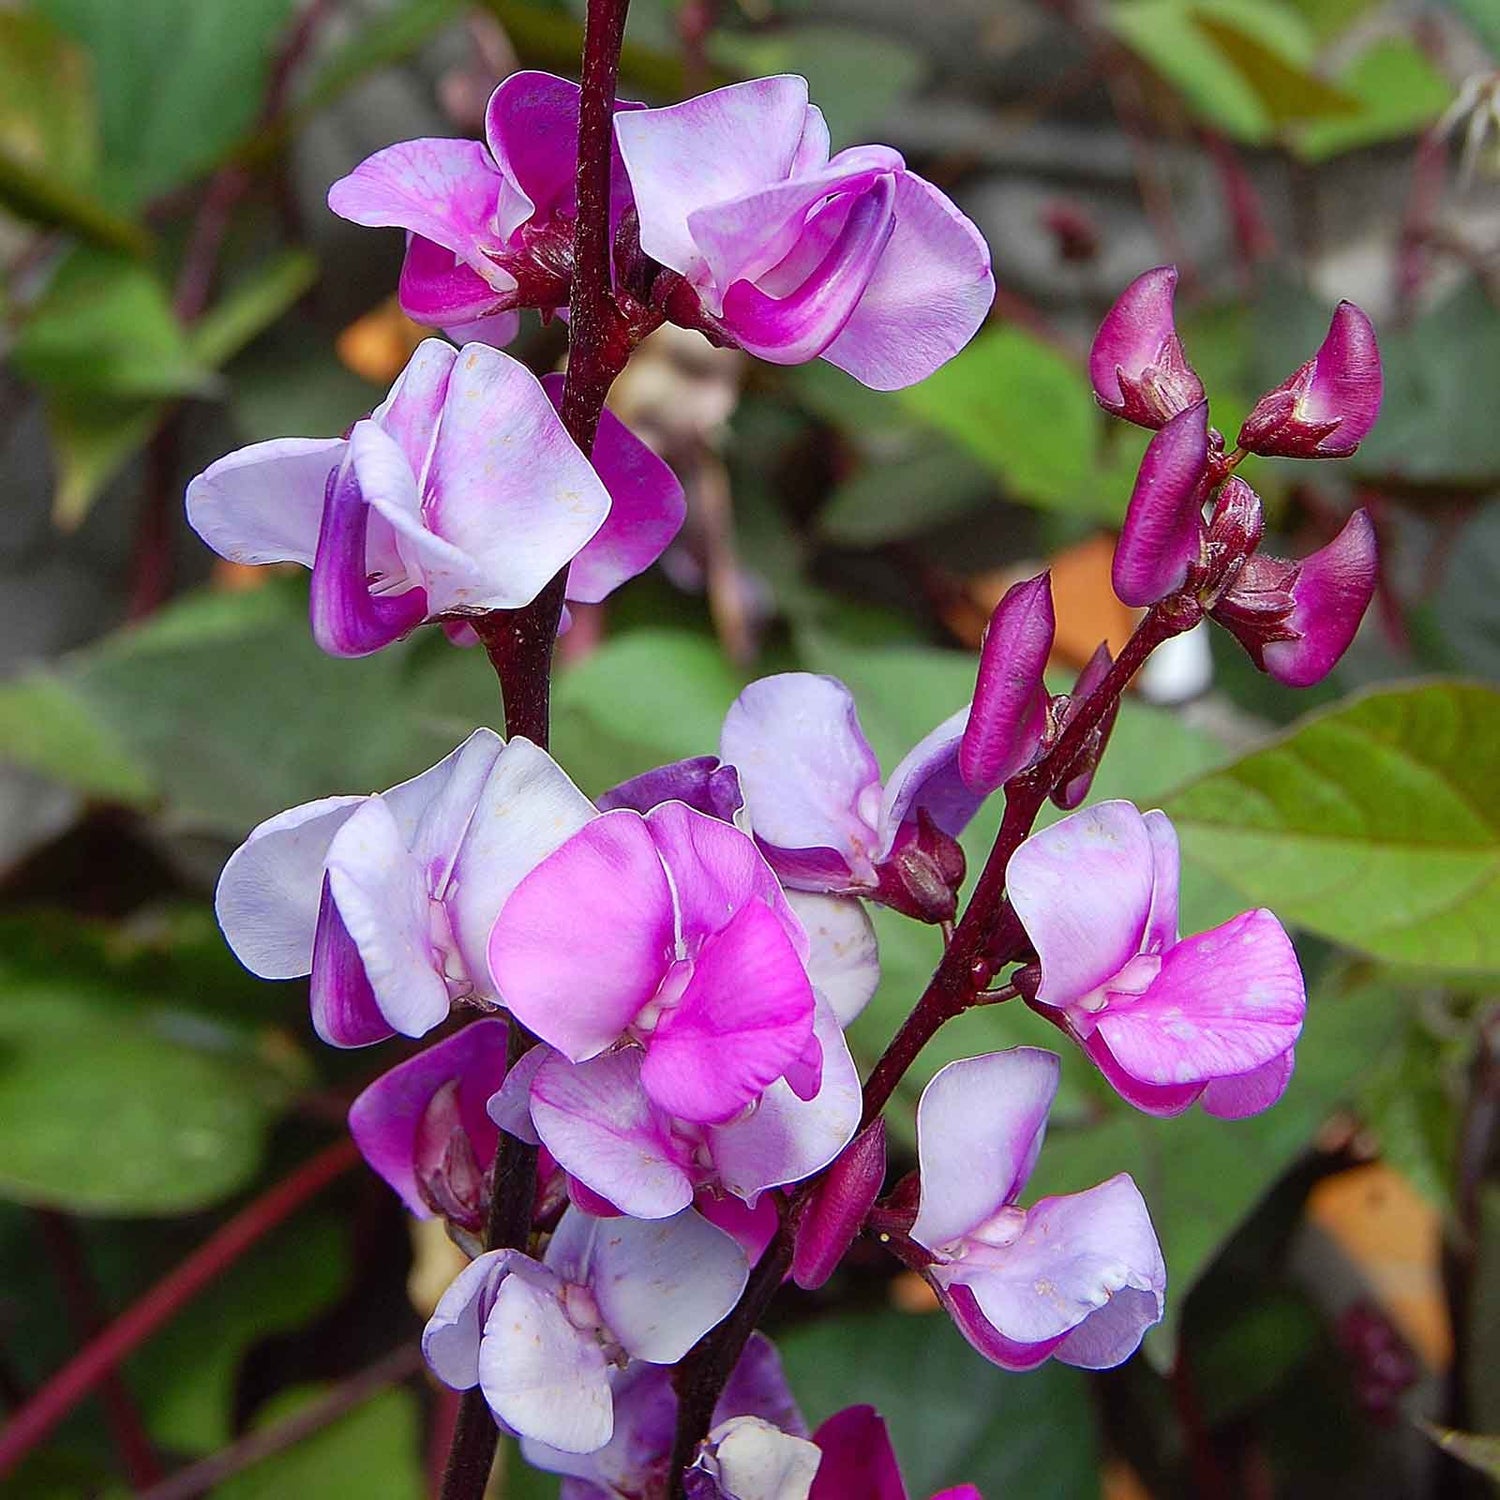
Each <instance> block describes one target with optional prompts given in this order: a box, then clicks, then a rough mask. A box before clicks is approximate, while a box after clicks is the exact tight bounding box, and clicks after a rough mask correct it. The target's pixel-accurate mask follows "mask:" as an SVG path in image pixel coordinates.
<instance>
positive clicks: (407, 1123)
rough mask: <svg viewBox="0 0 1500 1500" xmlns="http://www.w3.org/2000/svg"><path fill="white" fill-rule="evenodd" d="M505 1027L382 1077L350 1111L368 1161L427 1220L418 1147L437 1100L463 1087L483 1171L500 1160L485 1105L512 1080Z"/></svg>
mask: <svg viewBox="0 0 1500 1500" xmlns="http://www.w3.org/2000/svg"><path fill="white" fill-rule="evenodd" d="M506 1030H507V1028H506V1025H505V1022H504V1021H502V1020H500V1019H498V1018H497V1017H491V1016H485V1017H481V1018H480V1019H479V1020H477V1021H471V1022H470V1023H469V1024H468V1025H467V1026H465V1027H463V1028H462V1029H461V1030H459V1031H456V1032H454V1033H453V1035H452V1036H449V1037H444V1039H443V1040H442V1041H440V1042H438V1043H436V1044H435V1045H434V1046H431V1047H428V1048H427V1049H426V1050H425V1051H423V1052H419V1053H418V1054H417V1055H416V1056H415V1057H410V1058H408V1059H407V1060H406V1061H405V1062H404V1063H398V1064H397V1066H396V1067H394V1068H392V1069H391V1070H390V1071H389V1072H387V1073H382V1074H381V1075H380V1077H379V1078H377V1079H376V1080H375V1082H374V1083H372V1084H370V1086H369V1087H368V1088H366V1089H365V1090H364V1091H363V1092H362V1093H361V1094H360V1095H359V1097H358V1098H357V1099H356V1100H355V1101H354V1103H353V1104H352V1105H350V1107H349V1134H350V1135H352V1136H353V1137H354V1144H355V1145H356V1146H358V1147H359V1150H360V1154H361V1155H362V1156H363V1157H364V1159H365V1160H366V1161H367V1162H369V1164H370V1166H371V1167H373V1168H374V1170H375V1171H376V1172H378V1173H379V1174H380V1175H381V1176H382V1177H383V1178H384V1179H385V1180H386V1181H387V1182H388V1183H389V1184H390V1185H391V1187H392V1188H394V1189H395V1191H396V1192H397V1193H398V1194H399V1195H400V1197H401V1200H402V1202H403V1203H405V1204H406V1206H407V1208H408V1209H409V1210H410V1211H411V1212H412V1213H413V1214H415V1215H416V1216H417V1217H418V1218H419V1219H427V1218H431V1216H432V1210H431V1209H430V1208H429V1207H428V1206H427V1202H426V1200H425V1199H424V1198H423V1196H422V1192H421V1189H420V1188H419V1187H418V1185H417V1174H416V1147H417V1134H418V1129H419V1127H420V1124H421V1121H422V1116H423V1114H424V1112H425V1111H426V1109H427V1106H428V1105H429V1104H430V1103H431V1101H432V1096H433V1095H434V1094H435V1093H436V1092H437V1091H438V1090H439V1089H440V1088H442V1087H443V1085H444V1084H446V1083H448V1082H450V1081H451V1080H455V1079H456V1080H457V1081H458V1085H459V1090H458V1106H459V1112H460V1115H461V1119H462V1124H463V1128H464V1131H465V1133H466V1134H467V1135H468V1137H469V1140H470V1143H471V1144H472V1145H473V1147H474V1155H475V1158H476V1160H477V1161H478V1164H479V1166H480V1168H481V1169H483V1168H487V1167H488V1166H489V1164H490V1162H491V1161H492V1160H493V1159H494V1153H495V1142H496V1139H497V1132H496V1130H495V1126H494V1125H493V1124H492V1123H491V1121H490V1118H489V1116H488V1115H487V1114H486V1113H485V1101H486V1100H487V1099H488V1098H489V1097H490V1095H491V1094H493V1093H494V1092H495V1090H496V1089H498V1088H499V1087H500V1082H501V1080H502V1079H503V1078H504V1077H505V1039H506Z"/></svg>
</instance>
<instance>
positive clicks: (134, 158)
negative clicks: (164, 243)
mask: <svg viewBox="0 0 1500 1500" xmlns="http://www.w3.org/2000/svg"><path fill="white" fill-rule="evenodd" d="M37 4H38V9H39V10H41V11H42V12H43V13H44V14H46V15H47V16H49V17H51V19H52V20H54V21H55V22H56V23H57V25H58V26H59V27H60V28H61V29H62V30H63V31H65V32H66V33H67V34H68V35H69V36H71V37H72V38H73V39H74V40H75V41H77V42H78V43H79V44H81V45H82V46H83V47H84V48H86V49H87V51H88V53H89V54H90V56H91V57H92V58H93V60H94V65H95V81H96V84H97V86H98V92H99V111H100V123H101V127H102V131H103V139H104V170H103V173H102V175H101V177H100V182H99V186H100V191H101V193H102V194H103V195H104V197H105V199H106V201H107V202H108V203H110V204H111V205H112V206H114V207H117V208H122V207H123V208H130V207H136V206H138V205H140V204H142V203H144V202H145V201H146V200H147V199H149V198H152V197H154V196H156V195H158V194H161V193H165V192H167V191H169V190H170V189H172V188H175V187H179V186H181V185H182V184H183V183H185V182H187V181H189V180H191V179H192V178H193V177H194V176H196V175H198V174H199V173H201V172H204V171H206V170H207V169H208V168H209V167H211V166H212V165H213V164H214V163H215V161H216V160H217V159H218V158H219V157H220V156H221V155H222V154H223V153H224V151H225V150H226V149H227V148H228V147H229V146H230V145H231V144H233V142H235V141H236V140H237V139H238V138H239V137H240V136H241V135H242V134H243V133H244V131H245V130H246V129H247V128H248V127H249V125H250V123H251V122H252V121H253V120H254V119H255V117H256V114H257V113H258V112H259V110H260V107H261V100H262V97H263V95H264V92H265V85H266V79H267V78H268V76H269V73H270V67H271V60H272V56H273V54H274V51H275V46H276V40H277V37H278V35H279V33H280V30H281V27H282V25H283V23H284V22H285V21H286V19H287V17H288V16H289V15H290V13H291V8H292V0H238V3H237V4H234V5H210V4H203V3H202V0H133V3H132V4H130V5H121V4H119V3H118V0H37Z"/></svg>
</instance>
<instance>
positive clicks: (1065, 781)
mask: <svg viewBox="0 0 1500 1500" xmlns="http://www.w3.org/2000/svg"><path fill="white" fill-rule="evenodd" d="M1113 665H1114V658H1113V657H1112V656H1111V655H1110V654H1109V646H1108V645H1107V644H1106V643H1105V642H1104V641H1100V642H1099V649H1098V650H1097V651H1095V652H1094V654H1093V655H1092V656H1091V657H1090V658H1089V661H1088V665H1087V666H1086V667H1084V669H1083V671H1082V672H1080V673H1079V674H1078V682H1077V684H1076V685H1075V686H1074V688H1073V692H1072V694H1071V696H1069V697H1067V698H1063V699H1058V700H1056V701H1055V702H1054V704H1053V712H1054V714H1055V715H1056V718H1057V723H1058V729H1059V731H1062V730H1065V729H1066V728H1067V727H1068V724H1069V723H1070V722H1071V721H1072V720H1073V718H1074V717H1075V716H1076V715H1077V713H1078V710H1079V709H1080V708H1081V707H1082V706H1083V705H1084V704H1085V703H1086V702H1087V701H1088V699H1089V697H1090V696H1091V695H1092V693H1093V691H1094V689H1095V688H1096V687H1098V686H1099V684H1100V683H1101V682H1103V681H1104V679H1105V677H1106V676H1107V675H1108V673H1109V669H1110V667H1111V666H1113ZM1119 716H1120V700H1119V699H1118V698H1116V699H1115V701H1114V702H1113V703H1111V704H1110V706H1109V707H1108V709H1106V710H1105V713H1104V716H1103V718H1101V719H1100V720H1099V722H1098V723H1097V724H1096V725H1094V727H1093V728H1092V729H1091V730H1089V732H1088V734H1087V735H1086V736H1085V737H1084V741H1083V744H1082V745H1081V746H1080V747H1079V750H1078V753H1077V755H1075V756H1073V757H1072V758H1071V759H1070V760H1069V761H1068V763H1067V765H1066V766H1064V767H1063V769H1062V771H1061V773H1060V774H1059V776H1058V779H1057V785H1056V786H1054V787H1053V788H1052V800H1053V802H1055V803H1056V804H1057V805H1058V806H1059V807H1060V808H1062V810H1063V811H1064V812H1072V810H1073V809H1074V808H1075V807H1079V806H1081V805H1082V803H1083V799H1084V798H1085V797H1087V796H1088V794H1089V788H1090V787H1091V786H1092V785H1093V783H1094V772H1095V771H1097V770H1098V769H1099V761H1100V758H1101V757H1102V756H1103V754H1104V751H1105V748H1106V747H1107V746H1108V744H1109V737H1110V735H1111V733H1113V731H1114V727H1115V720H1116V719H1117V718H1119Z"/></svg>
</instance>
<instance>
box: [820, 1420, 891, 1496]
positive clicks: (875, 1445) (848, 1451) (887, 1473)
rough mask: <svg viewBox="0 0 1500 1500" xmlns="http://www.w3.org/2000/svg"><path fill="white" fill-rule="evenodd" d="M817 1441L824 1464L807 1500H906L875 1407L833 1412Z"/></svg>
mask: <svg viewBox="0 0 1500 1500" xmlns="http://www.w3.org/2000/svg"><path fill="white" fill-rule="evenodd" d="M813 1442H815V1443H816V1444H817V1445H818V1447H819V1448H821V1449H822V1450H823V1462H822V1463H821V1464H820V1465H819V1467H818V1477H817V1478H816V1479H814V1480H813V1486H812V1489H811V1490H810V1491H809V1492H808V1497H807V1500H907V1494H906V1485H905V1484H904V1483H903V1481H902V1479H901V1469H900V1466H899V1465H898V1464H897V1462H896V1451H895V1449H894V1448H892V1447H891V1435H890V1432H889V1430H888V1429H887V1428H886V1425H885V1422H884V1420H883V1419H882V1418H881V1416H880V1414H879V1413H878V1412H877V1411H876V1410H875V1408H874V1407H873V1406H848V1407H845V1408H844V1410H843V1411H839V1412H835V1413H834V1414H833V1415H832V1416H831V1417H829V1418H828V1420H827V1421H826V1422H824V1423H823V1425H822V1426H821V1427H819V1428H818V1430H817V1431H816V1432H815V1433H814V1434H813Z"/></svg>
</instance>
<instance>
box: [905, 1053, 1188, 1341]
mask: <svg viewBox="0 0 1500 1500" xmlns="http://www.w3.org/2000/svg"><path fill="white" fill-rule="evenodd" d="M1058 1071H1059V1070H1058V1060H1057V1058H1056V1056H1055V1055H1054V1054H1053V1053H1051V1052H1042V1051H1039V1050H1038V1049H1037V1048H1034V1047H1017V1048H1015V1049H1014V1050H1012V1051H1010V1052H993V1053H990V1054H988V1055H987V1056H984V1057H971V1058H967V1059H965V1060H964V1061H962V1062H955V1063H949V1064H948V1065H947V1066H946V1067H945V1068H942V1069H940V1070H939V1071H938V1073H937V1074H936V1075H935V1076H934V1078H933V1080H932V1082H931V1083H929V1084H928V1085H927V1087H926V1088H925V1089H924V1090H923V1091H922V1097H921V1100H920V1101H919V1102H918V1104H917V1155H918V1159H919V1162H920V1165H921V1201H920V1205H919V1208H918V1212H917V1217H916V1222H915V1223H914V1224H913V1225H912V1228H911V1238H912V1239H913V1240H915V1241H916V1242H917V1243H918V1244H919V1245H922V1246H924V1247H925V1248H926V1249H927V1250H928V1251H929V1252H930V1253H931V1254H932V1256H933V1260H932V1262H931V1264H929V1265H928V1266H927V1267H926V1268H925V1270H924V1272H923V1274H924V1275H925V1276H926V1277H927V1279H928V1280H929V1281H930V1282H931V1283H932V1285H933V1287H934V1289H935V1290H936V1291H937V1294H938V1296H939V1297H940V1298H941V1300H942V1302H943V1304H944V1306H945V1307H946V1308H947V1309H948V1312H949V1313H950V1314H951V1315H952V1317H953V1320H954V1322H955V1323H956V1324H957V1326H958V1330H959V1332H960V1333H962V1334H963V1336H964V1337H965V1338H966V1339H968V1341H969V1342H970V1343H971V1344H972V1345H973V1346H974V1348H975V1349H977V1350H978V1351H979V1352H980V1353H981V1354H982V1355H984V1357H985V1358H986V1359H988V1360H990V1361H992V1362H993V1363H995V1364H997V1365H999V1366H1000V1367H1001V1368H1002V1369H1007V1370H1029V1369H1032V1368H1033V1367H1035V1366H1036V1365H1039V1364H1041V1363H1042V1361H1043V1360H1045V1359H1047V1358H1048V1357H1053V1358H1056V1359H1060V1360H1061V1361H1062V1362H1063V1363H1064V1364H1071V1365H1081V1366H1083V1367H1084V1368H1085V1369H1089V1370H1099V1369H1107V1368H1108V1367H1110V1366H1111V1365H1117V1364H1120V1363H1121V1362H1122V1361H1124V1360H1126V1359H1128V1358H1129V1357H1130V1355H1131V1354H1133V1353H1134V1352H1135V1350H1136V1348H1137V1346H1138V1345H1139V1344H1140V1341H1141V1337H1142V1335H1143V1334H1144V1333H1145V1331H1146V1329H1147V1328H1149V1327H1150V1326H1151V1325H1152V1324H1153V1323H1155V1322H1157V1321H1159V1320H1160V1318H1161V1315H1162V1306H1163V1299H1164V1295H1165V1289H1166V1267H1165V1265H1164V1264H1163V1262H1162V1256H1161V1248H1160V1246H1159V1245H1158V1244H1157V1242H1156V1233H1155V1231H1154V1230H1153V1229H1152V1227H1151V1218H1150V1215H1149V1214H1148V1213H1147V1212H1146V1205H1145V1203H1144V1202H1142V1200H1141V1195H1140V1193H1139V1191H1137V1189H1136V1186H1135V1184H1134V1183H1133V1182H1132V1181H1131V1180H1130V1178H1129V1177H1127V1176H1125V1175H1123V1174H1122V1175H1120V1176H1118V1177H1112V1178H1110V1180H1109V1181H1108V1182H1103V1183H1100V1184H1099V1186H1098V1187H1094V1188H1090V1189H1088V1191H1087V1192H1083V1193H1072V1194H1069V1195H1067V1196H1065V1197H1061V1198H1042V1199H1040V1200H1039V1201H1037V1202H1036V1203H1034V1204H1032V1206H1031V1207H1030V1208H1021V1207H1019V1206H1018V1205H1017V1202H1016V1200H1017V1198H1019V1197H1020V1195H1021V1193H1022V1191H1023V1190H1024V1188H1025V1186H1026V1181H1027V1179H1028V1178H1029V1177H1030V1176H1031V1171H1032V1168H1033V1167H1034V1166H1035V1165H1036V1159H1037V1156H1038V1154H1039V1153H1040V1151H1041V1149H1042V1136H1043V1134H1044V1133H1045V1131H1046V1128H1047V1112H1048V1110H1049V1109H1050V1108H1051V1105H1052V1099H1053V1096H1054V1095H1055V1094H1056V1092H1057V1079H1058Z"/></svg>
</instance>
